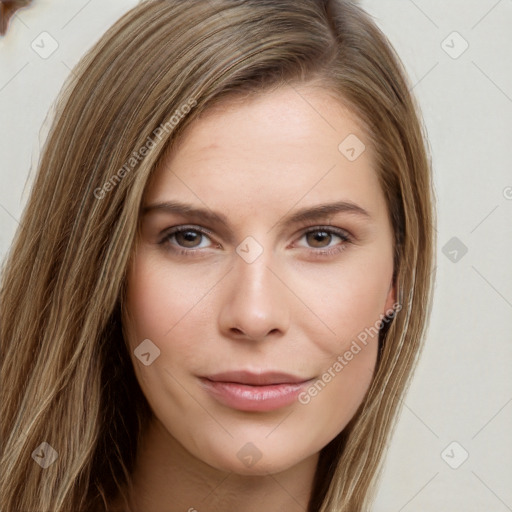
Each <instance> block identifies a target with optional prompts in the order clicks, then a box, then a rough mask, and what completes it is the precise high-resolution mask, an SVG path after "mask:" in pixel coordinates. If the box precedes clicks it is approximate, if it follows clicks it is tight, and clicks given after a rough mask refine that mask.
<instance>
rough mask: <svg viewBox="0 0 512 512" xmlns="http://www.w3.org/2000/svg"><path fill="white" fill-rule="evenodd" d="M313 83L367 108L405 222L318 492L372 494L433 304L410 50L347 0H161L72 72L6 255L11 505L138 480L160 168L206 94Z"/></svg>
mask: <svg viewBox="0 0 512 512" xmlns="http://www.w3.org/2000/svg"><path fill="white" fill-rule="evenodd" d="M308 83H315V84H320V85H321V86H322V87H323V88H325V89H326V90H328V91H330V92H331V93H332V94H333V95H335V96H336V97H337V98H339V100H340V101H341V102H342V103H343V104H344V105H346V106H347V107H348V108H349V109H351V110H352V111H353V112H354V113H355V114H356V116H357V117H358V119H359V120H360V121H361V122H362V123H363V124H364V126H366V128H367V131H368V138H369V141H371V144H372V145H373V147H374V149H375V158H376V162H375V164H376V171H377V173H378V177H379V181H380V184H381V186H382V190H383V192H384V195H385V198H386V201H387V205H388V208H389V214H390V218H391V220H392V225H393V231H394V244H395V275H394V278H395V281H396V285H397V288H398V290H399V300H400V302H401V304H402V308H403V309H402V311H400V313H398V314H397V315H396V316H395V318H393V321H392V322H388V323H386V327H385V330H382V332H381V333H380V353H379V361H378V365H377V368H376V372H375V376H374V380H373V382H372V385H371V387H370V389H369V391H368V393H367V395H366V397H365V399H364V402H363V403H362V404H361V407H360V408H359V410H358V412H357V414H356V415H355V417H354V418H353V419H352V421H351V422H350V424H349V425H348V427H347V428H346V429H344V431H343V432H341V433H340V434H339V435H338V436H337V437H336V438H335V439H334V440H333V441H332V442H331V443H329V444H328V445H327V446H326V447H325V448H324V449H323V450H322V451H321V454H320V461H319V465H318V469H317V473H316V476H315V483H314V489H313V494H312V496H311V500H310V504H309V512H357V511H362V510H367V507H368V506H369V503H370V502H371V498H372V494H373V493H372V491H373V489H374V487H375V482H376V476H377V475H378V472H379V468H380V466H381V462H382V458H383V455H384V453H385V447H386V444H387V442H388V440H389V436H390V433H391V430H392V427H393V424H394V421H395V420H396V416H397V413H398V411H399V406H400V402H401V399H402V398H403V395H404V392H405V390H406V388H407V385H408V382H409V380H410V377H411V373H412V370H413V368H414V365H415V362H416V360H417V356H418V353H419V351H420V348H421V345H422V339H423V337H424V335H425V329H426V325H427V321H428V318H429V314H430V308H431V294H432V279H433V278H432V275H433V272H432V271H433V267H434V234H433V231H434V213H433V201H434V199H433V192H432V184H431V170H430V165H431V164H430V158H429V155H428V148H427V143H426V140H427V139H426V134H425V130H424V129H423V125H422V122H421V116H420V114H419V109H418V107H417V105H416V102H415V100H414V98H413V97H412V95H411V93H410V86H409V84H408V81H407V78H406V75H405V72H404V70H403V67H402V65H401V63H400V60H399V58H398V57H397V55H396V54H395V53H394V50H393V49H392V47H391V45H390V43H389V42H388V40H387V39H386V38H385V36H384V35H383V34H382V33H381V31H380V30H379V29H378V28H377V26H376V24H375V22H374V21H373V20H372V19H371V17H370V16H369V15H368V14H366V13H365V12H364V11H363V10H362V9H361V8H360V7H358V6H357V5H355V4H354V3H353V2H349V1H347V0H280V1H279V2H277V1H275V0H186V1H180V0H146V1H143V2H141V3H140V4H139V5H137V6H136V7H135V8H133V9H132V10H130V11H129V12H128V13H127V14H125V15H124V16H123V17H122V18H121V19H120V20H119V21H118V22H117V23H116V24H115V25H114V26H112V27H111V28H110V29H109V30H108V31H107V33H106V34H105V35H104V36H103V37H102V38H101V39H100V41H99V42H98V43H97V44H96V45H95V46H94V47H93V48H92V49H91V50H90V51H89V52H88V53H87V54H86V55H85V56H84V57H83V58H82V60H81V61H80V62H79V64H78V65H77V67H76V69H75V70H74V72H73V74H72V76H71V77H70V79H69V80H68V83H67V84H66V86H65V88H64V90H63V92H62V95H61V97H60V99H59V102H58V103H57V109H56V114H55V119H54V121H53V124H52V127H51V130H50V133H49V135H48V138H47V140H46V143H45V146H44V148H43V152H42V155H41V159H40V162H39V168H38V173H37V176H36V179H35V182H34V184H33V187H32V191H31V195H30V198H29V201H28V204H27V206H26V208H25V210H24V213H23V217H22V219H21V226H20V228H19V229H18V232H17V234H16V236H15V239H14V242H13V244H12V246H11V249H10V252H9V254H8V256H7V258H6V261H5V263H4V268H3V272H2V280H1V290H0V350H1V361H2V370H1V381H0V384H1V385H0V392H1V400H0V408H1V409H0V416H1V454H0V463H1V475H0V509H1V510H2V511H4V512H28V511H30V512H36V511H37V512H50V511H51V512H77V511H91V512H92V511H94V512H99V511H108V510H111V509H110V504H111V502H112V500H113V498H114V497H115V496H117V495H118V494H121V495H123V496H125V495H126V490H127V489H129V486H130V475H131V471H132V469H133V464H134V458H135V454H136V448H137V445H138V443H139V441H140V439H141V436H142V433H143V431H144V428H145V426H146V424H147V419H148V417H149V414H150V409H149V406H148V404H147V401H146V399H145V397H144V395H143V394H142V391H141V389H140V387H139V385H138V383H137V380H136V377H135V375H134V371H133V368H132V366H131V361H130V358H129V354H128V352H127V348H126V345H125V341H124V337H123V332H122V322H121V318H122V310H123V309H122V308H123V298H124V290H125V288H124V285H125V276H126V270H127V268H128V265H129V262H130V258H131V256H132V253H133V248H134V243H135V240H136V234H137V226H138V220H139V209H140V206H141V200H142V197H143V193H144V190H145V187H146V184H147V183H148V180H149V178H150V177H151V175H152V172H153V171H154V169H155V168H156V166H157V165H158V163H159V161H160V160H161V158H162V157H163V155H164V154H165V152H166V151H168V150H169V148H171V147H172V145H173V142H175V141H176V140H177V138H178V137H179V135H180V134H181V133H183V131H184V130H185V128H186V127H187V126H189V125H190V123H193V121H194V119H196V118H197V116H198V115H199V114H200V113H201V112H203V111H205V110H207V109H209V108H212V107H213V106H214V105H216V104H220V103H222V101H224V100H227V99H230V98H233V97H240V98H244V97H248V96H250V95H257V94H262V93H264V92H265V91H268V90H270V89H273V88H276V87H280V86H294V85H297V84H308ZM186 106H188V107H186ZM340 142H341V141H340ZM143 148H145V150H143ZM42 442H46V443H48V444H49V445H50V446H51V447H53V449H55V451H56V452H57V455H58V456H57V459H56V461H55V462H54V463H53V464H51V465H50V466H49V467H47V468H42V467H41V466H40V465H39V464H36V463H35V459H33V457H32V454H33V452H34V450H36V448H38V447H39V446H40V445H41V443H42Z"/></svg>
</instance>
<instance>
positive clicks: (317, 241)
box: [306, 230, 332, 248]
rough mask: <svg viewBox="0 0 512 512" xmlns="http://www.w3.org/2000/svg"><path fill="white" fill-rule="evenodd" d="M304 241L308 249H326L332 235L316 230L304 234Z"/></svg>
mask: <svg viewBox="0 0 512 512" xmlns="http://www.w3.org/2000/svg"><path fill="white" fill-rule="evenodd" d="M306 239H307V242H308V244H309V246H310V247H316V248H323V247H328V246H329V244H330V243H331V241H332V234H331V233H328V232H327V231H322V230H317V231H310V232H309V233H306Z"/></svg>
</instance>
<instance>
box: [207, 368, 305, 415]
mask: <svg viewBox="0 0 512 512" xmlns="http://www.w3.org/2000/svg"><path fill="white" fill-rule="evenodd" d="M311 380H312V379H304V378H301V377H297V376H294V375H289V374H285V373H278V372H268V373H258V374H255V373H251V372H246V371H236V372H225V373H219V374H216V375H211V376H208V377H201V378H200V381H201V383H202V385H203V388H204V389H205V390H206V391H207V392H208V393H209V394H210V395H211V396H212V397H213V398H215V399H216V400H218V401H219V402H220V403H222V404H224V405H227V406H228V407H231V408H233V409H238V410H240V411H260V412H261V411H273V410H275V409H280V408H281V407H286V406H287V405H290V404H292V403H293V402H295V401H296V400H297V397H298V395H299V393H300V392H301V390H303V389H304V387H305V386H306V385H307V384H308V383H309V382H310V381H311Z"/></svg>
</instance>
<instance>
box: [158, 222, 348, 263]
mask: <svg viewBox="0 0 512 512" xmlns="http://www.w3.org/2000/svg"><path fill="white" fill-rule="evenodd" d="M184 231H195V232H196V233H200V234H201V235H204V236H207V237H211V236H212V233H211V232H210V231H207V230H205V229H204V228H201V227H199V226H177V227H175V228H172V229H171V230H169V231H168V232H167V233H166V234H165V235H164V236H163V238H162V239H161V240H160V241H159V242H158V243H159V245H162V246H166V245H167V246H170V247H171V248H170V250H171V251H172V252H174V253H175V254H177V255H180V256H188V257H197V256H201V254H200V252H201V249H193V248H191V249H182V248H177V247H174V246H172V244H170V243H169V240H170V239H171V238H172V237H173V236H174V235H176V234H177V233H182V232H184ZM318 232H323V233H327V234H329V235H334V236H337V237H339V238H340V239H341V240H342V244H339V245H335V246H334V247H330V248H328V249H317V250H315V249H309V252H310V253H311V254H312V255H313V256H318V257H328V256H333V255H334V254H338V253H340V252H342V251H343V250H344V249H345V246H346V244H350V243H352V242H353V241H352V237H351V235H349V233H348V232H347V231H345V230H343V229H340V228H335V227H333V226H314V227H312V228H310V229H307V230H306V231H304V232H303V233H302V234H301V236H300V238H302V237H304V236H306V235H308V234H310V233H318ZM300 238H299V239H300ZM178 247H179V246H178Z"/></svg>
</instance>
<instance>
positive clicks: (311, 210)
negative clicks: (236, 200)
mask: <svg viewBox="0 0 512 512" xmlns="http://www.w3.org/2000/svg"><path fill="white" fill-rule="evenodd" d="M153 212H164V213H171V214H177V215H182V216H190V217H194V218H197V219H200V220H203V221H205V220H206V221H209V222H210V223H212V224H217V225H221V226H224V227H225V228H228V229H229V220H228V218H227V216H226V215H224V214H223V213H220V212H214V211H212V210H210V209H208V208H202V207H197V206H194V205H192V204H187V203H182V202H180V201H164V202H159V203H154V204H150V205H148V206H145V207H143V209H142V215H143V216H146V215H148V214H150V213H153ZM336 213H348V214H351V215H356V216H359V217H363V218H366V219H371V215H370V214H369V213H368V212H367V211H366V210H365V209H364V208H362V207H361V206H359V205H357V204H355V203H352V202H350V201H337V202H333V203H325V204H320V205H317V206H311V207H304V208H301V209H300V210H297V211H295V212H293V213H291V214H288V215H285V216H284V217H282V218H281V219H280V220H279V221H278V222H277V223H276V224H275V225H274V226H273V227H272V229H273V228H274V227H276V226H278V227H281V226H284V225H286V224H298V223H302V222H306V221H318V220H322V219H326V218H328V217H330V216H332V215H334V214H336Z"/></svg>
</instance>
